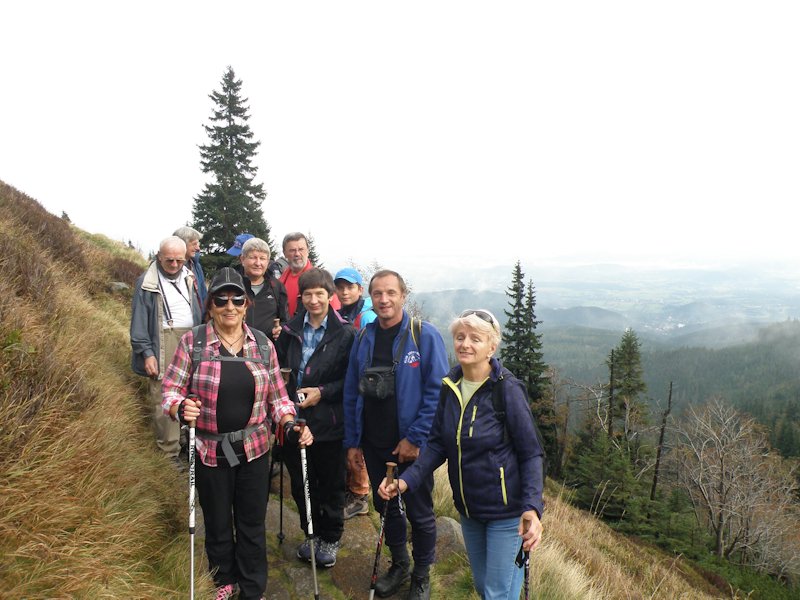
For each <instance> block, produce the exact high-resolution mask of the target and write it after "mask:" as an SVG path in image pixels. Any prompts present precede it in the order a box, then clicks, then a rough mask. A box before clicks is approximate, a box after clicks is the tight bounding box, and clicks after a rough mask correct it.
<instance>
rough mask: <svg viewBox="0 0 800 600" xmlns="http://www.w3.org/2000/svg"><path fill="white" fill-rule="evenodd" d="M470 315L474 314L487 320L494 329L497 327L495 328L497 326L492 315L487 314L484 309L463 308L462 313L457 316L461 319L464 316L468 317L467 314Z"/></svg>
mask: <svg viewBox="0 0 800 600" xmlns="http://www.w3.org/2000/svg"><path fill="white" fill-rule="evenodd" d="M470 315H475V316H476V317H478V318H479V319H481V320H482V321H486V322H487V323H488V324H489V325H491V326H492V327H494V328H495V329H497V328H498V325H497V322H496V321H495V320H494V317H492V315H491V314H489V313H488V312H486V311H485V310H480V309H476V310H473V309H470V310H465V311H464V312H462V313H461V314H460V315H459V317H458V318H459V319H463V318H464V317H468V316H470Z"/></svg>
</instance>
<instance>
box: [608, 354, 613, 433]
mask: <svg viewBox="0 0 800 600" xmlns="http://www.w3.org/2000/svg"><path fill="white" fill-rule="evenodd" d="M608 437H609V438H613V437H614V350H613V349H612V350H611V377H610V378H609V385H608Z"/></svg>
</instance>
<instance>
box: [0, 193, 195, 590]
mask: <svg viewBox="0 0 800 600" xmlns="http://www.w3.org/2000/svg"><path fill="white" fill-rule="evenodd" d="M92 237H94V238H95V239H94V241H93V242H92V240H91V238H92ZM98 241H101V240H100V238H98V237H97V236H86V235H85V234H78V232H77V230H75V229H74V228H72V227H70V226H69V225H68V224H67V223H65V222H64V221H62V220H61V219H58V218H56V217H54V216H53V215H50V214H49V213H47V212H46V211H45V210H44V209H43V208H42V207H41V206H39V205H38V204H37V203H36V202H34V201H33V200H31V199H30V198H28V197H26V196H24V195H23V194H20V193H19V192H17V191H16V190H14V189H13V188H10V187H8V186H5V185H3V184H1V183H0V389H1V390H2V396H0V557H2V559H0V561H1V562H2V564H1V565H0V589H2V590H3V595H4V596H5V595H7V596H8V597H12V598H13V597H17V598H22V597H24V598H66V597H81V598H104V597H105V598H121V597H126V598H168V597H185V596H186V595H188V585H187V581H186V580H187V578H186V577H185V574H186V573H188V562H189V556H188V548H186V545H187V538H188V536H187V535H186V534H185V528H186V526H185V523H186V522H187V521H186V512H187V511H186V507H185V506H184V505H185V497H186V496H185V493H184V489H183V488H184V485H185V484H183V482H182V479H183V478H180V480H179V478H178V475H177V473H176V472H175V471H174V469H172V468H171V467H169V466H168V464H167V462H166V460H165V459H163V458H162V457H161V456H158V455H157V453H156V452H155V451H154V449H153V444H152V435H151V433H150V430H149V428H148V425H147V420H146V414H145V412H146V411H145V409H144V406H143V403H142V401H141V396H140V395H139V393H138V386H139V381H138V378H136V377H134V376H133V375H132V374H131V372H130V368H129V360H130V345H129V341H128V322H129V318H130V317H129V314H130V313H129V305H130V294H127V295H125V294H122V295H112V294H111V293H109V292H108V291H107V286H108V283H109V282H110V281H112V280H126V279H127V282H128V283H132V277H133V276H134V275H135V274H138V273H139V272H141V270H142V268H143V266H144V263H143V261H142V259H141V257H139V256H137V255H136V254H135V253H133V252H132V251H129V250H128V249H126V248H124V247H123V246H122V245H121V244H115V243H114V242H112V241H110V240H102V243H101V244H98V243H97V242H98ZM102 246H105V248H103V247H102ZM111 248H113V249H114V250H113V252H111V251H110V249H111ZM207 586H208V583H207V582H206V581H202V582H200V588H201V589H207Z"/></svg>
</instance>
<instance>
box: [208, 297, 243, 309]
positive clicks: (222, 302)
mask: <svg viewBox="0 0 800 600" xmlns="http://www.w3.org/2000/svg"><path fill="white" fill-rule="evenodd" d="M213 300H214V306H216V307H217V308H222V307H223V306H227V305H228V300H230V301H231V302H233V305H234V306H244V303H245V301H246V300H247V296H245V295H244V294H242V295H241V296H214V297H213Z"/></svg>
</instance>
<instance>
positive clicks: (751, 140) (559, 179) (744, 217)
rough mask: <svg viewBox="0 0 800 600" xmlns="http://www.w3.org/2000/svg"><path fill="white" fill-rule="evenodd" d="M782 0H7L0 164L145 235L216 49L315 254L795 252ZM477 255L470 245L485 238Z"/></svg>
mask: <svg viewBox="0 0 800 600" xmlns="http://www.w3.org/2000/svg"><path fill="white" fill-rule="evenodd" d="M799 17H800V3H798V2H796V1H795V2H768V1H765V2H736V1H724V2H723V1H720V2H704V1H702V0H692V1H671V2H659V3H656V2H646V1H642V0H636V1H631V2H618V1H606V2H597V1H591V2H549V3H538V2H480V3H479V2H470V1H463V0H462V1H458V2H436V1H434V0H427V1H425V2H415V1H407V2H393V3H388V2H375V1H374V0H373V1H369V2H330V1H326V2H311V1H309V2H265V1H261V2H243V1H240V2H227V3H220V2H215V3H211V2H202V1H193V2H148V1H140V2H135V3H133V2H131V3H124V4H123V3H120V2H85V1H80V0H73V1H70V2H37V1H35V0H27V1H26V2H4V3H3V4H2V7H0V22H2V23H3V32H2V35H0V66H1V67H2V82H3V83H2V90H3V91H2V95H0V179H1V180H3V181H5V182H6V183H8V184H10V185H12V186H14V187H16V188H18V189H19V190H21V191H23V192H25V193H27V194H29V195H30V196H32V197H33V198H35V199H36V200H38V201H39V202H41V203H42V204H43V205H44V206H45V207H46V208H47V209H48V210H50V211H51V212H53V213H55V214H57V215H60V214H61V211H66V212H67V213H68V214H69V216H70V218H71V219H72V221H73V222H74V223H75V224H76V225H78V226H79V227H82V228H84V229H86V230H88V231H91V232H96V233H104V234H106V235H108V236H109V237H111V238H114V239H119V240H125V241H127V240H132V241H133V242H134V243H135V244H137V245H139V246H140V247H141V248H142V249H143V250H144V251H145V252H146V251H147V250H150V249H154V248H155V247H156V246H157V244H158V241H159V240H160V239H161V238H162V237H164V236H165V235H168V234H169V233H171V232H172V231H173V230H174V229H175V228H176V227H177V226H179V225H182V224H184V223H186V222H188V221H190V220H191V210H192V205H193V198H194V196H195V195H196V194H198V192H200V190H201V189H202V187H203V183H204V182H205V181H206V179H205V176H204V175H203V174H202V173H201V171H200V164H199V159H200V157H199V152H198V148H197V147H198V145H199V144H203V143H205V142H206V138H205V133H204V130H203V125H204V124H206V123H208V118H209V116H210V115H211V110H212V102H211V100H210V99H209V98H208V94H209V93H210V92H211V91H212V90H215V89H219V88H220V81H221V79H222V75H223V73H224V71H225V69H226V67H227V66H228V65H231V66H232V67H233V68H234V70H235V72H236V75H237V77H239V78H241V79H242V80H243V94H244V96H246V97H247V98H248V99H249V107H250V114H251V120H250V125H251V127H252V130H253V132H254V134H255V138H256V139H257V140H260V142H261V147H260V151H259V154H258V157H257V161H256V164H257V166H258V167H259V172H258V177H257V181H258V182H261V183H263V184H264V187H265V189H266V191H267V194H268V196H267V199H266V201H265V202H264V205H263V207H264V212H265V215H266V218H267V221H268V223H269V224H270V226H271V228H272V233H273V237H274V238H275V239H276V240H280V239H281V238H282V236H283V235H284V234H285V233H286V232H288V231H292V230H301V231H305V232H310V233H311V234H312V235H313V236H314V238H315V240H316V245H317V249H318V251H319V253H320V255H321V256H322V258H323V259H324V261H325V263H326V265H327V266H329V268H332V269H335V268H337V267H338V266H340V265H341V263H343V262H344V261H345V260H346V259H347V258H348V257H352V258H354V259H356V261H357V262H359V263H363V264H367V263H370V262H372V261H374V260H377V261H378V262H380V263H381V264H383V265H384V266H394V265H395V264H405V263H406V261H415V260H419V261H425V262H427V263H429V264H436V265H438V264H442V265H445V264H454V263H460V264H461V265H470V264H492V263H497V264H507V263H509V264H510V263H512V262H513V261H515V260H517V259H522V260H523V262H524V263H525V265H526V270H527V271H529V272H531V271H532V272H534V273H535V268H536V265H537V264H539V263H542V264H543V263H545V262H550V263H552V262H553V261H558V260H566V259H572V260H616V261H620V262H633V261H643V260H646V261H650V262H657V263H660V264H674V263H681V264H705V263H710V262H714V261H719V260H729V261H730V260H733V261H742V260H746V259H750V258H759V259H767V260H770V261H778V260H784V259H791V260H794V259H795V258H796V257H797V255H798V233H797V230H798V213H799V212H800V209H798V200H800V193H799V192H800V177H799V176H798V175H799V173H800V76H799V74H798V59H800V35H798V31H800V18H799ZM481 257H482V258H481Z"/></svg>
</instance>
